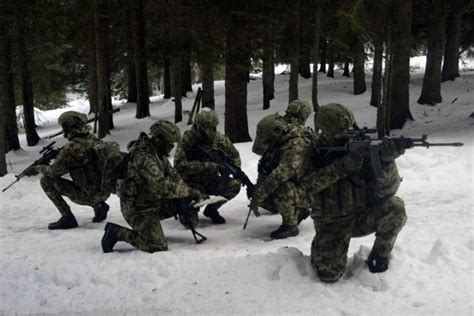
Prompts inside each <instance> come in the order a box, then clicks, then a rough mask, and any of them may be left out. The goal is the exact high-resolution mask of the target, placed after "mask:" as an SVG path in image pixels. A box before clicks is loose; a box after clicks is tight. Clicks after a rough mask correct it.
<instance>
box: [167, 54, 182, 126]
mask: <svg viewBox="0 0 474 316" xmlns="http://www.w3.org/2000/svg"><path fill="white" fill-rule="evenodd" d="M182 67H183V61H182V59H181V58H179V57H173V58H172V59H171V66H170V74H171V91H172V95H173V97H174V122H175V123H178V122H181V121H182V120H183V104H182V103H181V95H182V91H183V88H182V83H183V79H182V75H183V70H182Z"/></svg>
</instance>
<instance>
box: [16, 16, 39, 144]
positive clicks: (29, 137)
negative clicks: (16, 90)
mask: <svg viewBox="0 0 474 316" xmlns="http://www.w3.org/2000/svg"><path fill="white" fill-rule="evenodd" d="M17 27H18V33H19V38H18V45H19V57H20V65H19V66H20V73H21V91H22V96H23V116H24V126H25V132H26V143H27V144H28V146H34V145H36V144H38V142H39V140H40V138H39V136H38V133H36V123H35V111H34V103H33V84H32V82H31V70H30V65H29V56H28V51H27V47H26V43H25V32H26V31H25V29H24V25H23V23H22V21H20V20H17Z"/></svg>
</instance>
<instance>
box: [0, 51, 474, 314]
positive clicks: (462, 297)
mask: <svg viewBox="0 0 474 316" xmlns="http://www.w3.org/2000/svg"><path fill="white" fill-rule="evenodd" d="M415 62H416V60H415ZM472 68H473V67H472V64H471V65H470V69H472ZM319 76H320V78H319V79H320V86H319V98H320V103H321V104H327V103H329V102H339V103H343V104H345V105H347V106H348V107H350V108H351V109H352V110H353V111H354V112H355V115H356V118H357V120H358V122H359V125H360V126H364V125H365V126H368V127H373V126H374V125H375V109H374V108H373V107H371V106H369V105H368V103H369V102H368V101H369V99H370V92H366V93H365V94H363V95H359V96H354V95H352V93H351V91H352V79H350V78H345V77H341V73H340V72H337V73H336V78H335V79H332V78H327V77H325V76H324V75H323V74H319ZM288 79H289V76H285V75H280V76H277V77H276V85H275V87H276V99H275V100H273V101H272V107H271V109H270V110H267V111H263V110H261V107H262V106H261V102H262V92H261V90H262V89H261V85H262V83H261V81H260V80H253V81H251V82H250V83H249V86H248V90H249V93H248V118H249V125H250V126H249V129H250V134H251V136H252V137H254V136H255V126H256V124H257V122H258V121H259V120H260V119H261V118H262V117H263V116H265V115H267V114H269V113H273V112H275V111H278V112H280V113H283V112H284V109H285V107H286V104H287V100H288V91H287V90H288ZM368 79H370V76H368ZM421 84H422V76H421V75H420V74H415V75H413V76H412V83H411V85H410V95H411V101H410V102H411V112H412V114H413V116H414V118H415V121H410V122H408V123H407V124H406V126H405V128H404V129H403V130H401V131H394V133H395V134H397V135H400V134H403V135H404V136H412V137H419V136H421V135H422V134H428V135H429V141H431V142H446V141H449V142H454V141H461V142H464V147H432V148H430V149H426V148H416V149H411V150H408V151H407V153H406V154H405V155H404V156H402V157H401V158H399V159H398V160H397V161H398V166H399V169H400V174H401V175H402V176H403V183H402V186H401V188H400V190H399V195H400V197H402V198H403V199H404V200H405V204H406V209H407V214H408V222H407V224H406V226H405V228H404V229H403V230H402V232H401V233H400V235H399V238H398V241H397V244H396V246H395V249H394V251H393V254H392V260H391V264H390V268H389V270H388V271H387V272H385V273H383V274H371V273H369V272H368V270H367V268H366V266H365V263H364V260H365V258H366V257H367V255H368V253H369V251H370V248H371V246H372V242H373V240H374V237H373V236H368V237H364V238H358V239H353V240H352V242H351V245H350V249H349V262H348V267H347V273H346V274H345V275H344V277H343V279H342V280H340V281H339V282H338V283H336V284H331V285H328V284H324V283H321V282H320V281H319V280H318V279H317V277H316V275H315V273H314V272H313V270H312V268H311V265H310V260H309V254H310V246H311V241H312V238H313V236H314V228H313V223H312V221H311V220H310V219H309V220H306V221H305V222H303V223H302V224H301V226H300V235H298V236H297V237H294V238H290V239H286V240H270V238H269V236H268V235H269V233H270V231H272V230H273V229H275V228H277V226H278V225H279V224H280V217H279V216H271V215H264V216H262V217H260V218H255V217H253V216H252V217H251V218H250V222H249V226H248V227H247V229H246V230H242V225H243V222H244V220H245V216H246V214H247V211H248V207H247V205H248V200H247V198H246V195H245V192H244V190H242V191H241V193H240V194H239V195H238V196H237V198H235V199H234V200H232V201H230V202H229V203H228V204H226V205H225V206H224V207H223V209H222V211H221V214H222V215H223V216H224V217H225V218H226V219H227V224H225V225H217V226H216V225H212V224H211V223H210V221H209V220H208V219H207V218H202V219H201V222H200V224H199V226H198V228H197V229H198V231H199V232H201V233H202V234H204V235H206V236H207V238H208V240H207V241H206V242H205V243H203V244H201V245H197V244H195V243H194V240H193V238H192V235H191V233H190V232H189V231H187V230H185V229H184V228H183V227H182V226H181V225H180V224H179V223H178V222H177V221H175V220H174V219H168V220H165V221H164V222H163V223H162V225H163V228H164V231H165V234H166V236H167V238H168V241H169V251H168V252H163V253H155V254H148V253H144V252H140V251H138V250H135V249H133V248H132V247H131V246H129V245H128V244H125V243H118V244H117V246H116V247H115V251H114V252H113V253H111V254H103V253H102V250H101V246H100V240H101V237H102V235H103V227H104V223H99V224H95V223H91V217H92V215H93V214H92V211H91V209H90V208H89V207H83V206H77V205H73V206H72V208H73V212H74V213H75V215H76V218H77V220H78V222H79V225H80V227H79V228H77V229H72V230H67V231H49V230H48V229H47V224H48V223H49V222H52V221H55V220H57V219H58V217H59V213H58V212H57V211H56V210H55V208H54V206H53V204H52V203H51V202H50V201H49V200H48V199H47V197H46V196H45V195H44V193H43V192H42V190H41V187H40V185H39V181H38V180H39V178H38V177H33V178H25V179H23V180H22V181H21V182H20V183H18V184H16V185H15V186H13V187H12V188H11V189H9V190H8V191H6V192H4V193H2V194H1V195H0V197H1V203H0V216H1V218H2V221H1V222H0V259H1V261H0V314H2V315H3V314H7V315H10V314H32V313H39V314H61V315H65V314H67V315H70V314H88V315H116V314H123V315H125V314H139V315H142V314H156V315H180V314H188V313H189V314H196V315H209V314H222V315H228V314H239V315H240V314H242V315H261V314H268V315H275V314H288V315H295V314H302V315H315V314H322V315H360V314H365V315H371V314H382V313H383V314H388V315H400V314H411V315H428V314H429V315H432V314H436V315H472V314H473V312H474V311H473V302H474V288H473V287H474V285H473V281H474V280H473V270H474V264H473V252H474V230H473V219H474V215H473V211H474V209H473V196H474V182H473V178H474V177H473V154H474V147H473V139H474V119H473V118H472V117H469V115H470V114H471V113H472V112H473V111H474V106H473V105H474V101H473V100H474V98H473V97H474V92H473V91H474V73H473V72H472V71H467V70H466V71H464V72H463V73H462V77H461V78H459V79H457V80H456V81H455V82H447V83H443V86H442V95H443V99H444V102H443V103H442V104H439V105H437V106H435V107H429V106H420V105H418V104H416V100H417V98H418V96H419V94H420V91H421ZM369 86H370V84H369ZM300 98H301V99H305V100H311V79H308V80H305V79H301V78H300ZM193 99H194V94H191V93H189V94H188V98H187V99H185V100H184V108H185V109H186V110H189V109H190V108H191V105H192V102H193ZM454 99H456V100H455V101H454V102H453V100H454ZM152 101H153V103H152V104H151V113H152V116H151V117H148V118H145V119H142V120H137V119H135V118H134V113H135V107H134V105H133V104H124V105H122V106H121V111H120V112H119V113H116V114H115V115H114V120H115V126H116V128H115V129H114V130H113V131H112V134H111V135H110V136H108V137H107V140H115V141H118V142H119V143H120V144H121V145H122V146H123V148H125V146H126V144H127V143H128V142H129V141H130V140H132V139H134V138H135V137H136V136H137V135H138V133H139V132H140V131H148V128H149V126H150V125H151V124H152V123H153V122H155V121H156V120H158V119H170V120H172V118H173V114H174V109H173V103H172V102H170V101H167V100H163V99H162V98H161V97H154V98H152ZM83 102H84V101H82V102H81V101H80V100H76V101H75V104H76V107H73V108H74V109H83V111H87V108H86V107H84V103H83ZM216 105H217V112H218V113H219V115H220V117H221V120H222V123H221V125H220V126H219V129H220V130H221V131H223V129H224V126H223V114H224V83H223V82H216ZM63 110H65V109H63ZM63 110H56V111H51V112H45V113H44V116H43V118H44V122H45V124H43V125H47V126H45V127H41V128H40V129H39V133H40V134H41V135H42V136H46V135H50V134H52V133H54V132H55V131H57V130H58V129H59V128H58V127H57V125H54V121H55V120H56V118H57V116H58V115H59V114H60V112H61V111H63ZM185 121H187V115H185ZM309 125H310V126H312V117H311V118H310V120H309ZM179 126H180V128H181V130H182V131H184V130H186V129H187V128H188V126H186V125H185V123H180V124H179ZM21 140H22V144H23V149H22V150H20V151H18V152H14V153H9V154H8V156H7V161H8V164H9V166H8V168H9V171H10V174H8V175H7V176H5V177H3V178H0V187H2V188H3V187H5V186H7V185H8V184H9V183H10V182H12V181H14V180H15V177H14V174H15V173H19V172H20V171H21V170H22V169H23V168H24V167H25V166H26V165H27V164H28V163H31V162H32V161H33V160H34V159H36V157H37V152H38V151H39V149H41V147H42V146H44V145H46V144H47V143H48V142H49V141H51V140H48V141H42V143H40V144H39V145H38V146H35V147H33V148H30V147H27V146H26V145H25V141H24V136H22V138H21ZM54 140H56V141H57V142H58V145H62V144H63V143H64V139H63V138H61V137H56V138H54ZM251 145H252V144H251V143H241V144H237V145H236V147H237V148H238V150H239V152H240V154H241V157H242V161H243V169H244V171H245V172H247V174H248V175H249V177H250V178H251V179H255V178H256V173H257V172H256V170H257V162H258V158H259V157H258V156H256V155H255V154H253V153H252V151H251ZM173 154H174V153H172V155H173ZM108 203H109V204H110V205H111V211H110V212H109V217H108V220H109V221H112V222H115V223H119V224H121V225H126V223H125V221H124V220H123V218H122V216H121V213H120V209H119V201H118V198H117V197H115V196H112V197H111V198H110V199H109V200H108Z"/></svg>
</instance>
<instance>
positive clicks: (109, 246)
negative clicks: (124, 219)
mask: <svg viewBox="0 0 474 316" xmlns="http://www.w3.org/2000/svg"><path fill="white" fill-rule="evenodd" d="M104 230H105V233H104V236H102V250H103V251H104V253H108V252H112V251H114V246H115V244H116V243H117V241H118V233H119V231H120V226H119V225H117V224H114V223H110V222H109V223H107V224H105V228H104Z"/></svg>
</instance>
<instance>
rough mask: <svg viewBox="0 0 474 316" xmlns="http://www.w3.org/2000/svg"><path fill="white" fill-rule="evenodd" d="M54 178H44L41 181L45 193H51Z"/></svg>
mask: <svg viewBox="0 0 474 316" xmlns="http://www.w3.org/2000/svg"><path fill="white" fill-rule="evenodd" d="M53 184H54V181H53V178H50V177H46V176H42V177H41V179H40V185H41V187H42V188H43V190H44V191H50V190H51V188H52V187H53V186H54V185H53Z"/></svg>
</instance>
